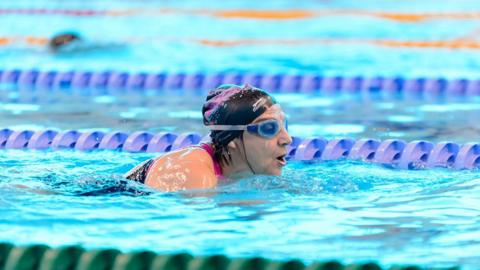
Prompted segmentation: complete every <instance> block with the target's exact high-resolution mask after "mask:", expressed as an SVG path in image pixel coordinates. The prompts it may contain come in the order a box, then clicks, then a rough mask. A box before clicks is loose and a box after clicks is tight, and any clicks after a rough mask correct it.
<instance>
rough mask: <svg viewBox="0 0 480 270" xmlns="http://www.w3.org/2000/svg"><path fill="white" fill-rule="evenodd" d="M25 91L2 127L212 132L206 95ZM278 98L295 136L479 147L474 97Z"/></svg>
mask: <svg viewBox="0 0 480 270" xmlns="http://www.w3.org/2000/svg"><path fill="white" fill-rule="evenodd" d="M26 91H27V90H25V89H23V90H21V91H18V92H15V93H17V95H14V96H13V97H12V96H10V97H9V95H7V93H11V89H10V90H9V89H4V90H0V94H1V95H0V127H10V128H18V129H20V128H30V129H43V128H55V129H100V130H104V131H109V130H123V131H129V132H133V131H137V130H148V131H151V132H159V131H170V132H177V133H181V132H191V131H193V132H198V133H202V134H206V133H207V130H206V129H205V128H204V127H203V124H202V122H201V110H200V108H201V106H202V103H203V101H204V99H205V93H204V92H203V93H202V91H197V92H189V93H185V92H184V91H181V90H177V91H173V90H165V91H159V92H155V91H150V92H146V93H136V92H128V91H124V92H118V91H117V92H115V93H114V94H113V95H112V94H109V93H108V92H107V91H106V90H103V91H104V93H103V94H102V95H92V93H89V91H88V90H85V89H83V90H72V91H70V92H64V93H61V92H59V91H51V92H49V93H48V95H46V94H45V93H42V92H41V91H40V92H36V91H30V92H28V93H27V92H26ZM96 91H101V90H98V89H97V90H96ZM97 94H98V93H97ZM275 96H276V98H278V100H279V102H280V103H281V104H282V107H283V108H284V110H285V111H286V113H287V115H288V117H289V127H290V133H291V134H292V135H294V136H300V137H309V136H324V137H327V138H334V137H351V138H365V137H368V138H375V139H387V138H397V139H404V140H406V141H411V140H429V141H432V142H439V141H454V142H459V143H464V142H470V141H477V140H478V138H477V137H478V134H480V127H478V125H477V119H479V117H480V106H479V105H478V104H479V100H478V99H476V98H464V99H463V100H458V99H456V100H454V101H451V100H448V99H444V98H438V99H437V100H431V99H430V100H425V99H422V98H417V99H409V98H405V97H396V98H394V97H390V96H374V97H373V98H366V97H365V96H362V95H351V94H350V95H345V94H339V95H320V94H295V95H291V94H275ZM312 100H313V101H315V102H312ZM317 102H318V103H317Z"/></svg>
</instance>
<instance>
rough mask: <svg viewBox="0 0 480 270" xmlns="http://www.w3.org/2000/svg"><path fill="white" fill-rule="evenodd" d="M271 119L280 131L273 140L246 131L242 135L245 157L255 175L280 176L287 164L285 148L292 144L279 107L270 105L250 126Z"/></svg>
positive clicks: (283, 115)
mask: <svg viewBox="0 0 480 270" xmlns="http://www.w3.org/2000/svg"><path fill="white" fill-rule="evenodd" d="M272 119H274V120H277V121H278V123H280V131H279V132H278V133H277V134H276V135H275V136H274V137H273V138H264V137H261V136H259V135H257V134H252V133H250V132H247V131H245V132H244V133H243V141H244V144H245V150H246V156H247V158H248V162H249V163H250V166H251V167H252V169H253V170H254V172H255V174H267V175H280V174H281V173H282V168H283V167H284V166H285V165H286V163H287V162H286V160H285V156H286V154H287V146H288V145H289V144H290V143H292V138H291V137H290V135H289V134H288V131H287V130H286V127H285V125H284V124H285V113H284V112H283V111H282V108H281V107H280V105H279V104H275V105H272V106H271V107H270V108H268V109H267V110H266V111H265V112H264V113H263V114H261V115H260V116H259V117H257V118H256V119H255V120H254V121H253V122H252V124H257V123H260V122H263V121H265V120H272Z"/></svg>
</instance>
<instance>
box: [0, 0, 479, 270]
mask: <svg viewBox="0 0 480 270" xmlns="http://www.w3.org/2000/svg"><path fill="white" fill-rule="evenodd" d="M0 9H1V10H3V11H0V12H4V11H8V12H10V13H8V14H7V13H2V14H1V15H0V25H2V26H4V27H1V28H0V46H1V48H0V69H13V68H18V69H21V70H29V69H37V70H49V69H52V70H56V71H69V70H75V71H78V70H83V71H85V70H87V71H106V70H110V71H125V72H129V71H132V72H148V73H154V72H167V73H171V72H185V73H190V72H202V73H215V72H251V73H265V74H277V73H281V74H300V75H304V74H316V75H323V76H334V75H335V76H336V75H339V76H365V77H374V76H401V77H406V78H409V77H417V76H423V77H444V78H452V79H458V78H467V79H478V74H479V73H478V67H479V63H480V58H479V57H480V53H479V52H480V50H479V49H478V48H467V47H459V48H451V47H448V46H447V45H448V44H450V43H449V42H455V41H458V40H467V41H469V42H472V43H475V42H480V40H478V38H477V36H476V34H475V33H477V31H478V28H479V25H478V22H479V19H478V18H476V17H470V18H469V17H468V14H471V13H473V14H476V13H480V9H479V8H478V1H466V0H463V1H443V2H442V3H441V4H439V3H438V1H433V0H432V1H430V0H429V1H422V2H421V3H418V1H413V0H409V1H401V2H393V1H390V2H386V1H374V0H369V1H362V2H361V3H360V2H356V1H351V0H348V1H347V0H345V1H313V0H310V1H302V2H301V3H298V1H261V2H251V1H224V2H205V1H181V2H178V1H177V2H166V1H163V2H162V3H160V2H158V1H148V0H145V1H135V2H133V1H123V0H122V1H121V0H117V1H113V0H109V1H93V0H91V1H68V2H66V1H56V0H48V1H46V0H45V1H35V2H31V1H21V2H18V1H2V3H0ZM18 9H22V10H24V11H25V10H27V9H28V10H30V11H29V12H30V13H29V12H23V14H20V12H18ZM42 9H48V10H70V11H78V10H92V11H95V12H98V13H97V14H96V15H92V16H90V15H89V16H72V15H71V14H70V15H68V14H39V11H38V10H42ZM15 10H17V11H15ZM244 10H247V11H249V12H250V13H251V12H252V11H257V12H259V11H262V12H263V13H262V14H263V16H265V14H266V13H265V12H267V11H272V10H274V11H277V12H279V13H282V12H286V13H288V12H291V11H292V10H297V11H302V12H305V11H313V12H314V13H315V14H314V15H312V16H309V17H304V18H296V19H276V20H272V19H266V18H265V17H263V18H248V17H245V15H243V17H242V16H240V17H235V18H232V17H228V16H226V15H225V14H228V13H229V12H230V14H231V13H232V12H239V11H244ZM100 11H102V12H104V13H101V12H100ZM247 13H248V12H247ZM114 14H115V15H114ZM277 14H278V13H277ZM283 14H284V13H283ZM399 14H400V15H402V14H403V16H404V17H403V18H405V17H406V18H409V16H410V17H412V16H413V17H414V15H418V16H420V15H421V14H430V15H431V16H432V17H430V18H428V19H421V20H412V19H403V20H401V19H398V18H399ZM387 15H389V16H390V17H389V16H387ZM394 15H396V16H397V17H395V16H394ZM400 17H401V16H400ZM64 30H75V31H78V32H79V33H80V34H81V35H82V36H84V37H85V38H86V39H88V40H89V41H91V42H93V43H96V44H103V45H105V44H107V45H108V44H111V45H115V46H114V48H113V47H108V46H107V48H105V49H99V50H96V51H90V52H82V53H74V54H61V55H54V54H52V53H50V52H48V50H47V49H46V47H45V46H44V45H41V44H40V45H39V43H41V40H42V39H44V38H48V37H51V36H52V35H54V34H55V33H58V32H61V31H64ZM2 38H3V39H2ZM32 38H34V39H35V38H36V40H37V41H38V40H40V41H39V42H37V43H35V42H32ZM2 40H7V41H8V42H6V44H4V43H2V42H3V41H2ZM379 42H380V43H379ZM381 42H383V43H381ZM385 42H387V43H388V42H390V43H389V44H396V45H390V46H386V45H385ZM405 42H407V43H408V42H411V43H408V44H414V45H409V46H406V45H405V44H406V43H405ZM412 42H413V43H412ZM432 42H433V43H432ZM435 42H437V43H435ZM382 44H383V45H382ZM415 44H417V45H415ZM418 44H430V45H429V46H430V47H429V46H419V45H418ZM435 44H436V45H435ZM442 44H443V45H442ZM434 45H435V46H436V47H435V46H434ZM267 90H268V89H267ZM274 95H275V97H276V98H277V99H278V101H279V102H280V103H281V104H282V106H283V108H284V109H285V111H286V113H287V114H288V116H289V118H290V120H289V121H290V122H289V123H290V132H291V135H294V136H298V137H302V138H305V137H310V136H316V137H317V136H323V137H326V138H328V139H331V138H337V137H350V138H354V139H360V138H374V139H381V140H384V139H391V138H396V139H403V140H406V141H411V140H419V139H421V140H428V141H431V142H441V141H453V142H457V143H466V142H471V141H478V134H479V132H480V128H479V126H478V119H479V116H480V103H479V100H478V98H475V97H469V98H454V99H452V98H450V99H448V98H416V97H406V96H402V97H391V96H384V95H381V94H380V95H370V96H364V95H345V94H341V95H334V94H332V93H331V94H328V93H327V94H325V93H323V94H314V93H310V94H305V93H297V94H286V93H276V94H274ZM204 97H205V92H204V91H203V92H202V91H200V90H199V91H189V92H185V91H181V90H171V89H166V90H165V91H146V92H138V91H137V92H135V91H118V92H115V91H110V92H106V91H105V92H103V91H102V90H101V89H73V90H68V91H63V90H62V91H60V90H45V89H43V90H41V89H30V88H27V87H17V86H12V85H1V84H0V128H11V129H17V130H20V129H30V130H42V129H47V128H48V129H54V130H66V129H78V130H81V131H86V130H102V131H113V130H121V131H126V132H134V131H138V130H145V131H149V132H160V131H171V132H175V133H181V132H192V131H193V132H198V133H200V134H205V133H206V130H205V128H204V127H203V126H202V125H201V115H200V108H201V105H202V103H203V100H204ZM152 156H154V154H132V153H122V152H108V151H98V152H90V153H84V152H75V151H59V152H53V151H26V150H25V151H21V150H1V151H0V186H1V188H2V196H1V197H0V209H1V212H0V213H1V215H0V230H1V231H2V232H3V233H2V234H0V241H8V242H12V243H14V244H29V243H44V244H48V245H51V246H61V245H67V244H81V245H83V246H85V247H92V248H93V247H95V248H98V247H113V248H118V249H121V250H123V251H131V250H140V249H149V250H153V251H157V252H161V253H174V252H179V251H188V252H191V253H193V254H194V255H206V254H218V253H222V254H226V255H229V256H232V257H244V256H254V255H261V256H265V257H267V258H272V259H288V258H298V259H301V260H303V261H305V262H311V261H315V260H323V259H338V260H340V261H342V262H347V263H348V262H358V261H371V260H374V261H377V262H379V263H380V264H381V265H384V266H390V265H393V264H420V265H426V266H452V265H461V266H462V268H464V269H475V267H476V266H477V265H478V264H479V263H480V257H479V256H478V252H477V251H478V248H479V247H480V241H479V240H478V236H479V231H480V226H479V225H478V224H480V219H479V217H480V211H479V208H478V205H479V203H480V196H479V195H478V194H480V192H479V191H480V181H479V176H480V174H479V173H478V170H463V171H455V170H453V169H428V170H426V169H425V170H400V169H397V168H386V167H382V166H380V165H376V164H369V163H362V162H355V161H346V160H339V161H335V162H320V161H319V162H308V163H302V162H290V163H289V164H288V165H287V166H286V168H285V173H284V175H282V176H281V177H255V178H251V179H244V180H242V181H240V182H236V183H225V184H223V185H221V186H220V187H218V188H216V189H213V190H205V191H196V192H190V193H187V192H180V193H175V194H172V193H168V194H165V193H160V192H155V191H152V190H150V189H149V188H147V187H145V186H142V185H138V184H135V183H130V182H125V180H124V179H123V178H122V174H123V173H125V172H126V171H128V170H129V169H130V168H132V166H134V165H135V164H137V163H139V162H141V161H143V160H145V159H147V158H150V157H152ZM112 188H113V189H115V188H117V190H116V191H113V192H105V190H112Z"/></svg>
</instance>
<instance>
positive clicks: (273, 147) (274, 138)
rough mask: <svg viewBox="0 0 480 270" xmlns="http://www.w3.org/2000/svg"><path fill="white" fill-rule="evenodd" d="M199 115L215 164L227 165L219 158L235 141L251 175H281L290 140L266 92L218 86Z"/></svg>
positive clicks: (273, 103) (232, 86)
mask: <svg viewBox="0 0 480 270" xmlns="http://www.w3.org/2000/svg"><path fill="white" fill-rule="evenodd" d="M202 113H203V122H204V124H205V125H206V126H207V127H209V128H210V129H211V130H212V131H211V133H210V137H211V139H212V143H213V145H214V146H215V158H216V159H217V160H219V161H221V162H224V163H225V162H227V163H228V159H227V160H225V158H222V157H224V156H225V155H224V154H225V152H226V151H228V145H229V143H231V142H232V141H234V140H235V139H238V140H241V143H242V144H243V147H246V148H248V149H247V150H245V155H246V157H245V159H246V160H247V163H248V165H249V167H250V169H251V170H252V172H253V173H255V174H275V175H278V174H280V173H281V167H282V166H283V165H285V164H284V163H285V160H284V158H283V155H284V154H285V152H286V146H287V145H288V144H290V143H291V138H290V136H289V135H288V133H287V131H286V119H285V114H284V113H283V111H282V109H281V107H280V105H279V104H277V102H276V100H275V99H274V98H273V97H272V96H270V95H269V94H268V93H267V92H265V91H263V90H261V89H258V88H255V87H252V86H250V85H248V84H247V85H244V86H238V85H232V84H229V85H222V86H219V87H218V88H216V89H214V90H212V91H210V93H209V94H208V96H207V99H206V102H205V104H204V105H203V108H202ZM251 124H253V125H251ZM246 125H249V127H247V126H246ZM245 130H248V132H244V131H245ZM279 157H280V159H278V158H279Z"/></svg>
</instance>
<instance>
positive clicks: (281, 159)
mask: <svg viewBox="0 0 480 270" xmlns="http://www.w3.org/2000/svg"><path fill="white" fill-rule="evenodd" d="M285 156H286V155H281V156H278V157H277V160H278V162H279V163H280V165H282V166H285V164H287V160H286V159H285Z"/></svg>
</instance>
